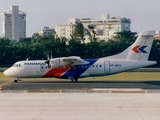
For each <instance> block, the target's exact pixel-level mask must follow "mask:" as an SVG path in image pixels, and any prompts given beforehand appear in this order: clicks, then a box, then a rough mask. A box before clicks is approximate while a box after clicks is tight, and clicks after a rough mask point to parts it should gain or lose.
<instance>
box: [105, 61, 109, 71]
mask: <svg viewBox="0 0 160 120" xmlns="http://www.w3.org/2000/svg"><path fill="white" fill-rule="evenodd" d="M104 73H105V74H109V73H110V61H104Z"/></svg>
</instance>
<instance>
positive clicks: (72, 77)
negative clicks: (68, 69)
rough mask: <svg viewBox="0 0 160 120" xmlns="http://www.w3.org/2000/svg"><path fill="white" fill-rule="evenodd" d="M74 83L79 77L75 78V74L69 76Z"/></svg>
mask: <svg viewBox="0 0 160 120" xmlns="http://www.w3.org/2000/svg"><path fill="white" fill-rule="evenodd" d="M68 78H69V79H70V80H71V81H72V82H73V83H76V82H77V81H78V78H75V77H74V76H69V77H68Z"/></svg>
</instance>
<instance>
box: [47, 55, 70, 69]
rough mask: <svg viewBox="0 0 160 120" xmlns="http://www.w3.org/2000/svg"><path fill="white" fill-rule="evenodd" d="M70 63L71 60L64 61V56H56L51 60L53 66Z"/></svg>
mask: <svg viewBox="0 0 160 120" xmlns="http://www.w3.org/2000/svg"><path fill="white" fill-rule="evenodd" d="M69 63H71V62H67V61H64V58H63V57H60V58H54V59H51V60H50V65H51V67H58V66H64V65H68V64H69Z"/></svg>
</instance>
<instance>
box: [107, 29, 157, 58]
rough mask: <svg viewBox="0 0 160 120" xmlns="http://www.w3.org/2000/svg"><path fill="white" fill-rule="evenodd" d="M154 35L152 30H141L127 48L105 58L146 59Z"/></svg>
mask: <svg viewBox="0 0 160 120" xmlns="http://www.w3.org/2000/svg"><path fill="white" fill-rule="evenodd" d="M154 35H155V31H154V30H150V31H144V32H141V33H140V34H139V36H138V38H137V39H136V41H135V42H134V43H133V44H132V45H131V46H130V47H129V48H127V49H126V50H125V51H123V52H122V53H120V54H117V55H114V56H110V57H107V58H111V59H128V60H138V61H147V60H148V57H149V54H150V51H151V47H152V43H153V39H154Z"/></svg>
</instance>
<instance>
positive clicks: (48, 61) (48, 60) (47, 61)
mask: <svg viewBox="0 0 160 120" xmlns="http://www.w3.org/2000/svg"><path fill="white" fill-rule="evenodd" d="M51 59H52V52H51ZM44 63H46V64H47V65H48V68H50V67H51V65H50V58H49V52H48V55H47V60H46V61H45V62H44Z"/></svg>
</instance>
